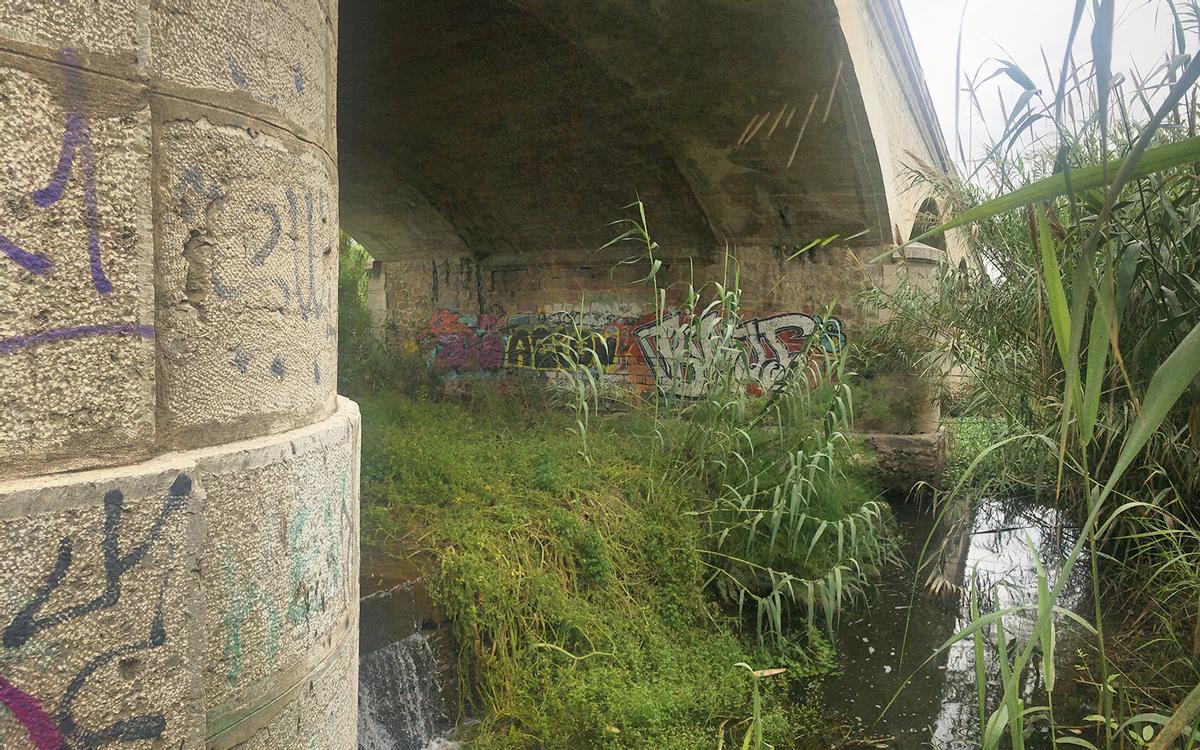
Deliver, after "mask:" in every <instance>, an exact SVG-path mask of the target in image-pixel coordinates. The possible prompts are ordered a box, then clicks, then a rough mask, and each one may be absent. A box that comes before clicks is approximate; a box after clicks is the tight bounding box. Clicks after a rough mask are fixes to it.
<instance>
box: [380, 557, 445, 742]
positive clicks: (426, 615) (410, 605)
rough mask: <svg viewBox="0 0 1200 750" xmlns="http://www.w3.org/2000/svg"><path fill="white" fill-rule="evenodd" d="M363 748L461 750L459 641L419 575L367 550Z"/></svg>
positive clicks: (405, 564)
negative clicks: (457, 735)
mask: <svg viewBox="0 0 1200 750" xmlns="http://www.w3.org/2000/svg"><path fill="white" fill-rule="evenodd" d="M361 586H362V599H361V601H360V606H361V608H360V613H359V638H360V642H359V659H358V701H359V706H358V747H359V750H458V747H459V746H458V745H457V744H455V743H453V742H451V741H450V740H449V736H450V733H451V731H452V730H453V728H454V724H455V718H456V717H457V715H458V706H457V698H456V694H455V681H456V678H457V676H456V674H455V670H454V665H455V656H456V655H455V651H454V643H453V640H452V638H451V636H450V632H449V630H448V628H447V627H446V622H445V618H444V617H443V616H442V615H441V613H440V612H439V611H438V609H437V607H435V606H434V604H433V601H432V600H431V599H430V598H429V595H428V593H427V592H426V590H425V586H424V584H423V582H422V580H421V577H420V574H419V573H418V571H417V570H416V569H415V568H413V567H412V566H411V564H408V563H406V562H405V561H403V560H397V559H395V558H392V557H389V556H387V555H383V554H377V553H372V552H370V551H367V550H364V554H363V569H362V578H361Z"/></svg>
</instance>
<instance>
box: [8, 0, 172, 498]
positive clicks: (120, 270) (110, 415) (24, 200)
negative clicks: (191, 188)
mask: <svg viewBox="0 0 1200 750" xmlns="http://www.w3.org/2000/svg"><path fill="white" fill-rule="evenodd" d="M38 7H41V6H40V5H38ZM2 25H3V24H0V26H2ZM0 133H21V134H22V137H21V138H6V139H0V165H2V166H0V393H3V394H4V403H3V406H0V477H5V478H12V477H16V476H25V475H29V474H34V473H44V472H52V471H62V470H66V469H78V468H86V467H89V466H95V465H99V464H106V463H115V462H119V461H121V460H129V459H131V458H133V457H138V456H141V455H144V454H145V453H146V452H147V451H148V450H149V448H150V447H151V446H152V444H153V441H154V434H155V433H154V403H155V363H154V342H153V337H154V326H153V323H154V316H153V285H152V282H151V273H152V264H153V257H154V252H153V237H152V231H151V228H150V227H151V195H150V182H149V180H150V174H151V167H150V110H149V106H148V104H147V103H146V101H145V99H144V98H143V97H142V96H141V95H140V93H139V92H138V90H137V89H135V88H133V87H131V86H126V85H124V84H120V83H118V82H115V81H114V80H113V79H109V78H106V77H101V76H93V75H89V74H87V73H84V72H82V71H80V70H79V69H77V68H75V67H72V66H69V65H62V64H55V63H49V62H40V61H34V60H32V59H28V58H16V57H15V56H6V55H2V54H0Z"/></svg>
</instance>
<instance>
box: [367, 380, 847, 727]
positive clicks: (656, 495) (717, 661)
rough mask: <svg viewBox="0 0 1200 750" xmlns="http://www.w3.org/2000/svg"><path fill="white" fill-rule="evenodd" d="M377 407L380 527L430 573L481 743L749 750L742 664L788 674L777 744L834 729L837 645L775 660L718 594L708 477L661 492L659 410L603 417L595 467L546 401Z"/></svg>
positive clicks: (775, 696) (372, 417) (373, 435)
mask: <svg viewBox="0 0 1200 750" xmlns="http://www.w3.org/2000/svg"><path fill="white" fill-rule="evenodd" d="M361 406H362V409H363V417H364V419H363V424H364V440H363V497H364V505H365V509H364V510H365V517H364V520H365V522H366V526H365V528H366V533H367V534H368V537H369V539H370V540H371V541H374V542H377V543H385V544H389V545H399V546H400V547H403V548H405V549H407V550H408V551H409V552H410V553H411V554H414V555H415V556H416V557H417V559H418V560H419V561H420V562H421V564H422V565H423V566H425V567H427V569H428V570H429V571H430V573H431V578H432V583H433V590H434V595H435V597H436V598H437V599H438V601H439V602H440V604H441V606H443V607H444V608H445V610H446V613H447V614H448V615H449V616H450V617H451V618H452V620H453V622H454V627H455V632H456V633H457V636H458V639H459V643H460V647H461V649H462V654H461V664H462V666H464V667H466V669H465V670H464V671H463V675H464V678H465V680H466V683H467V684H466V685H464V687H465V688H466V691H465V694H466V695H468V696H470V697H471V699H472V702H473V705H471V706H470V707H469V711H470V713H472V714H473V715H475V716H478V717H479V718H480V719H481V720H482V721H481V724H480V725H478V727H477V731H476V732H475V733H474V737H473V739H472V747H479V748H525V747H550V748H553V747H561V748H566V747H630V748H634V747H637V748H645V747H660V748H713V747H717V746H718V744H719V741H720V740H719V738H720V737H721V736H722V734H725V735H727V738H726V743H727V744H729V745H733V746H740V743H741V739H742V735H744V734H745V732H746V730H747V728H748V722H749V721H750V720H751V717H752V715H753V707H752V705H751V683H750V679H749V677H748V673H747V672H746V670H744V669H743V668H740V667H738V666H736V665H737V664H738V663H740V662H741V663H746V664H749V665H753V666H754V667H756V668H763V667H786V668H788V671H787V672H786V673H784V674H783V675H780V676H777V677H773V678H770V679H767V680H764V681H763V687H764V690H763V707H762V709H761V720H762V728H763V732H764V735H765V736H766V737H767V738H769V739H770V741H772V743H773V744H775V745H776V747H779V748H787V747H804V746H805V745H804V744H803V743H804V740H805V738H806V737H807V736H808V735H810V734H812V733H813V732H814V731H815V730H816V728H818V727H820V725H821V716H820V711H819V705H818V704H817V702H816V701H817V700H818V692H817V691H815V690H814V689H813V688H814V677H815V676H816V675H818V674H819V673H820V672H821V671H823V670H826V669H828V668H829V667H830V662H829V659H828V652H827V650H826V649H825V648H824V646H823V645H822V643H821V641H820V640H819V639H817V640H815V641H804V642H801V641H793V642H790V645H789V647H788V648H787V649H786V651H785V652H784V653H783V654H780V653H778V652H770V653H769V652H767V651H766V650H765V649H762V648H760V647H758V646H757V645H756V644H755V642H754V640H753V639H752V638H751V639H747V638H745V637H743V636H742V635H741V628H740V627H739V623H738V622H737V621H736V619H735V617H733V616H732V615H731V614H730V612H729V611H727V610H726V609H723V608H722V607H720V606H718V605H717V604H716V603H715V602H714V600H713V598H712V597H710V596H708V595H706V594H705V591H704V581H705V578H706V575H705V567H704V565H703V562H702V560H701V557H700V553H699V551H698V545H699V543H700V538H701V535H702V527H701V523H700V519H699V518H698V516H697V515H696V514H695V513H694V512H692V511H693V510H694V498H695V494H693V491H695V490H696V489H698V488H696V487H695V486H692V487H682V486H681V487H679V488H678V489H677V490H674V491H669V492H666V491H656V490H654V489H653V487H654V484H655V483H654V482H653V480H652V477H651V476H650V474H649V471H650V469H649V467H648V466H647V465H646V463H645V461H644V458H645V453H646V444H647V442H649V441H652V440H655V439H656V438H655V436H654V434H653V422H652V421H650V420H647V419H645V418H640V417H637V416H634V415H623V416H620V417H612V418H607V419H601V420H596V421H594V422H593V425H592V429H591V435H590V438H589V445H590V458H591V461H590V462H587V461H584V460H583V459H582V458H581V457H580V456H579V455H578V446H577V444H576V442H575V441H573V440H571V439H570V433H569V429H570V427H571V426H572V423H571V419H570V415H569V413H563V412H561V411H558V410H552V409H548V408H546V407H545V406H544V404H539V403H538V402H537V399H536V398H514V397H512V396H501V395H498V394H496V393H495V392H488V393H487V395H483V394H482V392H481V393H480V395H478V396H477V397H476V399H475V400H473V401H471V402H468V403H465V404H464V403H437V404H435V403H430V402H428V401H418V400H413V399H409V398H407V397H403V396H397V395H395V394H392V393H380V394H376V395H372V396H368V397H366V398H364V399H363V400H362V401H361ZM734 735H736V741H734V739H735V738H734ZM815 746H820V745H815Z"/></svg>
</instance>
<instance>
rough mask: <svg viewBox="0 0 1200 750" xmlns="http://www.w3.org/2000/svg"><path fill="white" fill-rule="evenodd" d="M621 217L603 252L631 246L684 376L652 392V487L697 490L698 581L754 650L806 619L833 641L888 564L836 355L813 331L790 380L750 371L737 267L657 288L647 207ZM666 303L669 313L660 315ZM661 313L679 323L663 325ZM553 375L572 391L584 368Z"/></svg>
mask: <svg viewBox="0 0 1200 750" xmlns="http://www.w3.org/2000/svg"><path fill="white" fill-rule="evenodd" d="M629 208H631V209H633V211H632V217H631V218H628V219H623V220H621V221H619V222H616V223H617V224H618V225H621V226H624V227H626V230H625V231H624V232H623V233H622V234H620V235H619V236H618V237H617V238H616V239H614V240H613V241H612V242H610V243H609V245H616V244H618V243H624V242H629V243H633V244H635V246H636V247H637V248H638V250H637V253H636V254H635V255H633V256H631V257H629V258H628V259H626V260H625V261H623V263H625V264H630V265H638V266H642V267H645V268H646V269H647V271H646V276H645V277H644V278H643V279H642V283H644V284H645V285H646V286H647V287H648V288H649V289H650V291H651V293H652V295H653V296H652V300H653V301H654V304H655V312H656V317H657V319H658V323H659V329H660V330H663V331H665V334H663V335H662V336H661V337H660V340H659V341H658V343H657V346H658V347H659V349H660V350H663V351H669V352H671V356H672V367H673V369H674V370H675V371H676V372H679V373H687V378H686V380H687V388H686V391H685V392H684V393H680V392H679V391H678V390H677V386H678V381H679V380H680V379H681V378H675V379H674V380H673V381H672V382H669V383H659V387H658V392H657V394H656V398H655V399H654V400H653V402H652V409H653V415H654V432H655V436H656V439H655V441H653V443H651V445H652V448H653V450H652V452H651V454H650V458H649V460H650V463H651V466H652V467H655V468H656V471H655V472H654V473H653V476H654V478H655V484H656V489H657V490H658V491H663V492H674V491H677V490H678V488H679V487H680V486H687V485H688V484H693V485H696V486H698V487H700V488H701V489H702V492H701V493H700V494H699V496H698V497H696V499H695V500H694V501H693V503H692V509H691V510H692V511H693V512H695V513H697V514H698V515H699V516H700V517H701V518H702V520H703V529H704V535H703V536H702V538H701V539H700V540H699V541H700V551H701V560H702V563H703V565H704V568H705V570H706V576H707V585H708V586H710V587H711V588H712V589H714V590H715V591H716V592H717V594H718V595H719V596H720V597H721V598H722V599H723V600H725V601H726V602H729V603H731V604H736V605H737V608H738V611H739V613H742V614H743V615H748V616H751V617H752V618H753V621H754V626H755V631H756V633H757V636H758V638H759V640H760V642H770V643H772V644H773V645H775V646H776V647H780V646H782V644H783V643H784V641H785V640H786V639H787V638H788V636H789V630H795V631H798V632H800V633H803V634H807V635H809V636H810V637H811V636H812V634H813V632H814V630H815V627H816V625H817V615H818V614H819V615H821V619H822V621H823V622H821V623H820V624H822V625H824V627H825V630H826V632H827V633H828V634H829V635H832V632H833V630H834V622H835V619H836V617H837V615H838V613H839V612H840V611H841V609H842V608H843V607H844V606H845V605H847V604H848V603H850V602H852V601H854V600H855V599H856V598H857V597H858V596H859V595H860V594H861V593H862V591H863V589H864V586H865V585H866V584H867V582H868V581H869V579H870V577H871V576H872V575H873V574H875V573H877V572H878V571H879V570H880V568H881V567H882V566H883V565H884V564H885V563H886V562H888V561H890V560H891V559H892V558H893V556H894V544H893V542H892V539H891V536H890V531H889V528H888V523H889V521H890V514H889V513H888V510H887V506H886V505H885V504H884V503H882V502H881V501H880V500H879V499H878V493H877V492H874V491H872V490H871V489H870V482H869V481H867V480H865V479H864V477H863V476H862V475H861V473H859V472H856V471H854V470H853V469H852V468H851V465H852V463H853V461H854V460H855V457H856V455H857V454H856V447H855V445H854V444H853V442H852V440H851V428H852V421H853V412H854V396H853V392H852V390H851V387H850V384H849V382H848V377H847V373H846V372H845V359H844V357H843V356H841V355H829V354H828V353H826V352H825V350H824V348H823V347H822V346H820V344H819V342H820V340H821V336H820V334H821V331H820V330H818V331H817V332H816V333H815V334H814V335H813V336H811V337H809V339H808V343H807V349H806V350H805V351H804V352H803V353H802V354H801V355H800V356H796V357H793V359H792V365H791V369H790V370H789V371H788V372H786V373H783V374H782V375H780V374H779V373H769V374H766V373H761V372H759V373H756V372H755V370H754V368H753V367H752V364H751V362H750V361H749V353H748V352H747V350H746V347H745V346H743V344H742V342H741V341H740V340H739V338H738V333H737V329H738V325H739V322H740V313H741V289H740V285H739V280H740V272H739V267H738V265H737V261H736V259H735V258H733V257H731V255H730V254H728V253H727V254H726V260H725V272H724V277H723V278H722V279H721V280H720V281H712V282H709V283H707V284H703V285H701V286H699V287H697V286H696V284H695V282H694V280H688V281H687V282H684V283H679V284H672V285H666V286H664V285H662V284H660V279H659V274H660V271H661V268H662V264H661V262H660V261H659V259H658V257H657V255H658V253H659V246H658V244H657V243H656V242H655V241H654V240H653V238H652V237H651V236H650V233H649V230H648V223H647V221H646V212H645V207H644V206H643V205H642V203H641V202H637V203H634V204H632V205H631V206H630V207H629ZM830 241H832V238H831V239H830ZM815 244H820V243H814V245H815ZM675 297H678V298H680V299H681V300H682V302H681V304H680V305H679V307H678V308H677V309H668V307H667V300H668V299H672V298H675ZM828 317H829V316H828V315H824V316H822V318H821V319H822V320H824V319H828ZM668 318H670V319H672V320H676V319H677V320H679V321H680V323H681V325H678V326H666V325H663V324H664V322H666V321H667V320H668ZM663 339H665V340H663ZM565 370H566V374H567V375H568V377H569V378H570V379H572V380H573V381H574V382H575V383H577V384H582V383H583V382H584V381H583V375H580V374H579V373H581V371H582V372H583V373H584V375H586V368H583V367H580V366H578V365H576V366H575V367H573V368H572V367H567V368H565ZM577 391H579V392H581V393H583V394H584V395H585V396H586V394H587V392H588V389H587V388H585V387H579V388H577ZM797 614H799V615H800V617H799V618H798V622H793V621H792V620H793V618H794V616H795V615H797ZM796 625H799V627H795V626H796Z"/></svg>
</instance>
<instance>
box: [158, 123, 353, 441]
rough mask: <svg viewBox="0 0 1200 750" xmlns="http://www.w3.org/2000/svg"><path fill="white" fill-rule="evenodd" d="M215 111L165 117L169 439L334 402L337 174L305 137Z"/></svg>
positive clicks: (238, 431) (295, 415)
mask: <svg viewBox="0 0 1200 750" xmlns="http://www.w3.org/2000/svg"><path fill="white" fill-rule="evenodd" d="M164 109H165V108H164ZM219 117H220V115H219V113H218V112H211V113H205V116H204V117H203V118H201V119H199V120H193V119H189V118H187V117H186V116H184V115H183V114H181V113H177V112H176V111H173V110H165V111H163V112H161V114H160V118H161V120H160V122H161V124H160V127H159V133H160V135H159V142H160V143H161V145H162V153H163V158H162V159H161V160H160V162H159V167H158V168H159V173H158V184H157V188H158V192H159V202H158V205H159V220H160V224H159V233H158V240H159V245H158V264H157V268H158V273H157V276H156V278H155V281H156V285H157V290H156V291H157V294H156V297H157V300H158V343H159V353H160V365H161V369H160V381H159V405H160V409H159V430H160V432H161V434H162V438H163V439H164V440H166V441H170V442H172V443H174V444H185V445H197V444H201V445H202V444H207V443H211V442H212V441H213V439H214V438H215V436H218V435H220V436H224V437H225V439H229V438H230V437H240V436H244V435H250V434H258V433H261V432H264V431H269V432H275V431H278V430H280V429H287V428H289V427H293V426H296V425H299V424H304V423H306V422H310V421H312V420H313V419H315V418H320V417H321V416H324V415H325V414H328V413H329V411H330V410H331V409H332V405H333V396H334V386H335V382H336V377H335V374H336V368H337V207H336V205H335V204H334V196H336V195H337V186H336V182H335V177H334V175H335V174H336V172H335V170H334V167H333V165H332V164H331V163H330V162H329V161H328V159H327V158H326V157H325V155H324V154H323V153H322V152H321V151H320V150H319V149H315V148H313V147H311V146H309V145H308V144H306V143H304V142H303V141H298V140H296V139H295V138H291V137H289V136H287V135H286V134H283V133H278V132H270V133H269V132H267V131H264V130H247V129H246V128H243V127H237V126H234V125H230V124H226V123H225V122H223V121H222V120H221V119H218V118H219Z"/></svg>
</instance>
